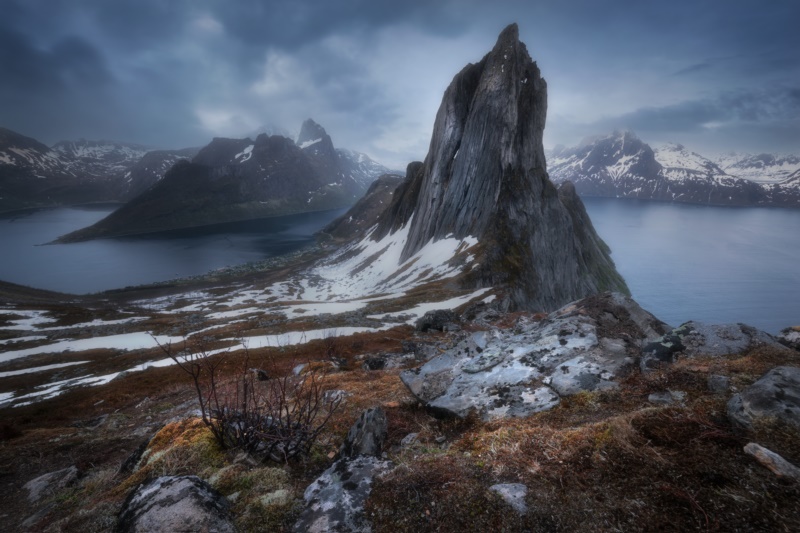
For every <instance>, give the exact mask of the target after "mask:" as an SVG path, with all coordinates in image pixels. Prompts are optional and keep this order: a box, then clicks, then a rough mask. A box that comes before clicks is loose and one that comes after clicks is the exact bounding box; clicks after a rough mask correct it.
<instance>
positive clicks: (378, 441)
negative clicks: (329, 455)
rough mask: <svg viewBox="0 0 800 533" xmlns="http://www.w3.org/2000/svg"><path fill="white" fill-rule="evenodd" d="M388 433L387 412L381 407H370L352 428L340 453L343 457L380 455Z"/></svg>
mask: <svg viewBox="0 0 800 533" xmlns="http://www.w3.org/2000/svg"><path fill="white" fill-rule="evenodd" d="M387 433H388V422H387V421H386V413H385V412H384V411H383V409H381V408H380V407H370V408H369V409H367V410H366V411H364V412H363V413H361V416H359V417H358V420H356V423H355V424H353V427H351V428H350V431H349V432H348V433H347V438H345V440H344V443H343V444H342V447H341V449H340V450H339V454H340V455H341V456H342V457H350V458H353V457H358V456H359V455H368V456H372V457H379V456H380V455H381V450H382V448H383V444H384V441H386V435H387Z"/></svg>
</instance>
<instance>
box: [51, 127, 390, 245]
mask: <svg viewBox="0 0 800 533" xmlns="http://www.w3.org/2000/svg"><path fill="white" fill-rule="evenodd" d="M307 138H309V139H308V140H304V139H307ZM298 141H299V144H297V143H295V142H294V141H293V140H291V139H289V138H287V137H282V136H280V135H273V136H267V135H264V134H262V135H259V136H258V137H256V139H255V141H253V140H251V139H249V138H247V139H223V138H215V139H214V140H213V141H211V143H210V144H209V145H207V146H206V147H204V148H203V149H201V150H200V151H199V153H198V154H197V155H196V156H195V157H194V159H192V161H191V163H189V162H187V161H179V162H178V163H176V164H175V166H173V167H172V168H171V169H170V170H169V171H168V172H167V174H166V175H165V176H164V178H163V179H162V180H161V181H159V182H158V183H156V184H155V185H153V186H152V187H150V188H149V189H147V190H146V191H145V192H144V193H143V194H141V195H140V196H137V197H136V198H134V199H133V200H131V201H130V202H128V203H127V204H125V205H124V206H123V207H122V208H120V209H118V210H117V211H115V212H114V213H112V214H111V215H109V216H108V217H106V218H105V219H103V220H101V221H100V222H98V223H97V224H95V225H93V226H90V227H88V228H84V229H82V230H78V231H76V232H73V233H71V234H69V235H66V236H64V237H61V238H60V239H59V240H58V242H75V241H82V240H88V239H94V238H99V237H114V236H122V235H132V234H141V233H151V232H158V231H165V230H172V229H180V228H189V227H196V226H203V225H210V224H219V223H223V222H232V221H239V220H250V219H255V218H263V217H270V216H278V215H288V214H294V213H303V212H310V211H322V210H326V209H338V208H341V207H346V206H349V205H351V204H353V203H354V202H355V201H356V200H357V199H358V198H360V197H361V195H362V194H364V191H365V190H366V189H367V187H368V185H369V183H370V182H371V181H372V180H373V179H375V178H376V177H377V176H378V174H374V175H365V168H368V167H364V165H363V163H365V162H366V160H367V159H368V158H366V156H363V155H362V154H355V153H352V152H349V153H348V154H350V155H347V154H344V155H342V154H340V153H339V152H337V151H336V150H335V149H334V148H333V143H332V142H331V139H330V136H328V135H327V134H326V133H325V130H324V129H323V128H322V127H321V126H319V125H318V124H316V123H315V122H314V121H312V120H307V121H306V122H305V123H304V124H303V131H302V132H301V136H300V137H299V138H298ZM354 154H355V155H354ZM351 156H352V157H357V158H360V159H361V160H362V161H361V162H362V165H361V166H359V164H358V163H357V162H355V161H353V160H351V159H350V157H351ZM372 163H373V164H374V162H372ZM380 169H381V170H382V172H380V174H383V173H385V172H386V170H387V169H385V168H383V167H380Z"/></svg>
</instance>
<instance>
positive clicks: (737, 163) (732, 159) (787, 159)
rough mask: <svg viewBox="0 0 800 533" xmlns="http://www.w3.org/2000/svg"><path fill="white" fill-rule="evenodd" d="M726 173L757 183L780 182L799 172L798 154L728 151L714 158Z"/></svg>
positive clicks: (799, 160)
mask: <svg viewBox="0 0 800 533" xmlns="http://www.w3.org/2000/svg"><path fill="white" fill-rule="evenodd" d="M715 161H716V163H717V164H718V165H719V166H720V168H722V169H723V170H724V171H725V172H727V173H728V174H731V175H734V176H737V177H739V178H745V179H748V180H751V181H755V182H759V183H780V182H783V181H785V180H787V179H789V178H790V177H792V176H795V177H796V176H797V175H798V172H800V156H796V155H791V154H758V155H752V154H743V153H738V152H728V153H725V154H721V155H719V156H717V157H716V158H715Z"/></svg>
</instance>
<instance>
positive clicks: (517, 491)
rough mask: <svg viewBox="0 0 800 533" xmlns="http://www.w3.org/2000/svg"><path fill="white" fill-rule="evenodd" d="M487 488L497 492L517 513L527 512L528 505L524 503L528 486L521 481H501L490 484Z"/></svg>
mask: <svg viewBox="0 0 800 533" xmlns="http://www.w3.org/2000/svg"><path fill="white" fill-rule="evenodd" d="M489 490H490V491H492V492H496V493H497V494H499V495H500V497H501V498H503V500H505V502H506V503H507V504H508V505H510V506H511V507H512V508H513V509H514V510H515V511H516V512H518V513H519V514H521V515H524V514H526V513H527V512H528V505H527V504H526V503H525V496H526V495H527V494H528V487H526V486H525V485H523V484H522V483H501V484H498V485H492V486H491V487H489Z"/></svg>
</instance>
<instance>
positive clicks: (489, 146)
mask: <svg viewBox="0 0 800 533" xmlns="http://www.w3.org/2000/svg"><path fill="white" fill-rule="evenodd" d="M546 111H547V87H546V83H545V81H544V79H542V77H541V76H540V73H539V69H538V67H537V66H536V64H535V63H534V62H533V61H532V60H531V58H530V56H529V55H528V51H527V49H526V47H525V45H524V44H522V43H521V42H520V41H519V36H518V29H517V26H516V25H515V24H512V25H511V26H509V27H507V28H506V29H505V30H503V32H502V33H501V34H500V37H499V38H498V40H497V44H496V45H495V47H494V48H493V50H492V51H491V52H490V53H489V54H487V55H486V56H485V57H484V58H483V59H482V60H481V61H480V62H479V63H477V64H470V65H467V66H466V67H465V68H464V69H463V70H462V71H461V72H459V73H458V74H457V75H456V77H455V78H454V79H453V81H452V83H451V84H450V86H449V87H448V88H447V91H446V92H445V94H444V98H443V100H442V104H441V107H440V108H439V112H438V114H437V116H436V122H435V124H434V130H433V136H432V138H431V143H430V148H429V152H428V156H427V157H426V159H425V162H424V164H423V165H421V166H418V167H417V168H413V169H412V168H410V169H409V176H408V178H407V181H406V183H404V184H403V186H401V188H400V189H398V191H397V193H396V194H395V198H394V201H393V203H392V205H391V206H390V208H389V209H388V210H387V214H386V216H385V217H383V219H382V221H381V225H380V227H379V229H378V231H377V232H376V233H375V234H374V235H373V238H375V239H380V238H382V237H383V236H385V235H387V234H389V233H391V232H393V231H396V230H397V229H398V228H400V227H403V226H404V225H406V224H409V225H410V229H409V233H408V237H407V240H406V243H405V246H404V248H403V251H402V256H401V261H402V260H405V259H407V258H409V257H411V256H412V255H414V254H415V253H416V252H418V251H419V250H420V249H422V248H423V247H424V246H425V245H426V244H427V243H429V242H430V241H431V240H439V239H442V238H445V237H447V236H453V237H455V238H457V239H459V238H465V237H467V236H472V237H474V238H477V239H478V241H479V242H480V247H481V249H482V250H481V252H480V266H479V267H478V268H475V269H473V270H472V271H471V274H470V276H469V279H468V280H466V281H465V283H466V284H467V285H469V286H473V287H486V286H494V287H498V286H504V287H506V288H507V294H506V296H505V301H506V303H507V304H508V305H509V306H510V307H512V308H520V309H536V310H552V309H555V308H557V307H559V306H560V305H563V304H565V303H566V302H569V301H572V300H575V299H577V298H580V297H583V296H586V295H588V294H592V293H596V292H599V291H602V290H620V291H625V292H627V288H626V287H625V283H624V281H623V280H622V278H621V277H620V275H619V274H618V273H617V272H616V270H615V268H614V264H613V262H612V261H611V259H610V257H609V255H608V253H607V249H606V248H604V247H599V246H596V244H595V246H594V248H593V249H587V248H586V246H590V243H598V242H599V241H600V239H599V237H597V235H596V234H595V232H594V229H593V228H592V227H591V226H590V225H576V220H579V219H580V220H588V217H586V218H585V219H584V215H585V213H583V212H579V213H573V212H571V211H570V208H571V207H572V208H574V207H575V206H577V205H580V200H578V199H577V198H573V199H572V200H571V203H570V205H565V203H564V202H563V201H562V198H560V197H559V194H558V191H557V190H556V188H555V187H554V186H553V185H552V183H551V182H550V181H549V180H548V176H547V171H546V169H545V157H544V150H543V147H542V134H543V130H544V124H545V116H546ZM597 262H599V263H597ZM598 273H601V274H602V275H601V276H598V275H597V274H598Z"/></svg>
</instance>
